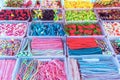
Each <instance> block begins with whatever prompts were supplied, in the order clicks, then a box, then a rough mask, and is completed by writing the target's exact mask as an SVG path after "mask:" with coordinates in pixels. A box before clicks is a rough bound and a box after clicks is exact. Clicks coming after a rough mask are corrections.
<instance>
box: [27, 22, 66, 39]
mask: <svg viewBox="0 0 120 80" xmlns="http://www.w3.org/2000/svg"><path fill="white" fill-rule="evenodd" d="M32 23H42V24H44V23H53V24H54V23H60V24H62V25H63V22H53V21H52V22H49V21H45V22H43V21H42V22H40V21H33V22H31V23H29V28H28V32H27V37H63V36H48V35H46V36H31V35H30V34H31V31H32V30H31V24H32ZM62 28H63V26H62ZM63 31H64V28H63ZM64 32H65V31H64Z"/></svg>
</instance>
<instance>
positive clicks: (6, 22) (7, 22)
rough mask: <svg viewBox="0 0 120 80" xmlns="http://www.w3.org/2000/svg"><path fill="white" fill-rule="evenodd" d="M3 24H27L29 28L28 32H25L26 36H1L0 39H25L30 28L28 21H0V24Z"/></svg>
mask: <svg viewBox="0 0 120 80" xmlns="http://www.w3.org/2000/svg"><path fill="white" fill-rule="evenodd" d="M2 23H5V24H12V23H14V24H15V23H25V24H26V26H27V27H26V30H25V34H24V35H23V36H0V38H6V37H8V38H23V37H25V36H26V34H27V30H28V28H29V27H28V22H27V21H0V24H2Z"/></svg>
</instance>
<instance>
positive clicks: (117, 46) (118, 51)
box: [111, 39, 120, 54]
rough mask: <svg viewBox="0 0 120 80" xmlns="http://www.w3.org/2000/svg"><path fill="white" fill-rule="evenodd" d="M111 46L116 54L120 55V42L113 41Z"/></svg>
mask: <svg viewBox="0 0 120 80" xmlns="http://www.w3.org/2000/svg"><path fill="white" fill-rule="evenodd" d="M111 44H112V46H113V49H114V51H115V53H116V54H120V40H119V39H116V40H111Z"/></svg>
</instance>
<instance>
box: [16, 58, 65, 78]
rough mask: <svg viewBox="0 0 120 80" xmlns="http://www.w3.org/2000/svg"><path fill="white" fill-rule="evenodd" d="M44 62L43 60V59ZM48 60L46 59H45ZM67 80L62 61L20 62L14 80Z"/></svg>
mask: <svg viewBox="0 0 120 80" xmlns="http://www.w3.org/2000/svg"><path fill="white" fill-rule="evenodd" d="M43 60H44V59H43ZM47 60H48V59H47ZM50 79H51V80H67V76H66V71H65V65H64V62H63V61H62V60H59V59H54V60H49V61H46V60H45V61H40V60H26V59H24V60H22V63H21V65H20V69H19V72H18V74H17V77H16V80H50Z"/></svg>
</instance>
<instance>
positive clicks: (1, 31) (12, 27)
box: [0, 23, 27, 37]
mask: <svg viewBox="0 0 120 80" xmlns="http://www.w3.org/2000/svg"><path fill="white" fill-rule="evenodd" d="M26 31H27V23H1V24H0V36H1V37H6V36H7V37H24V36H25V34H26Z"/></svg>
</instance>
